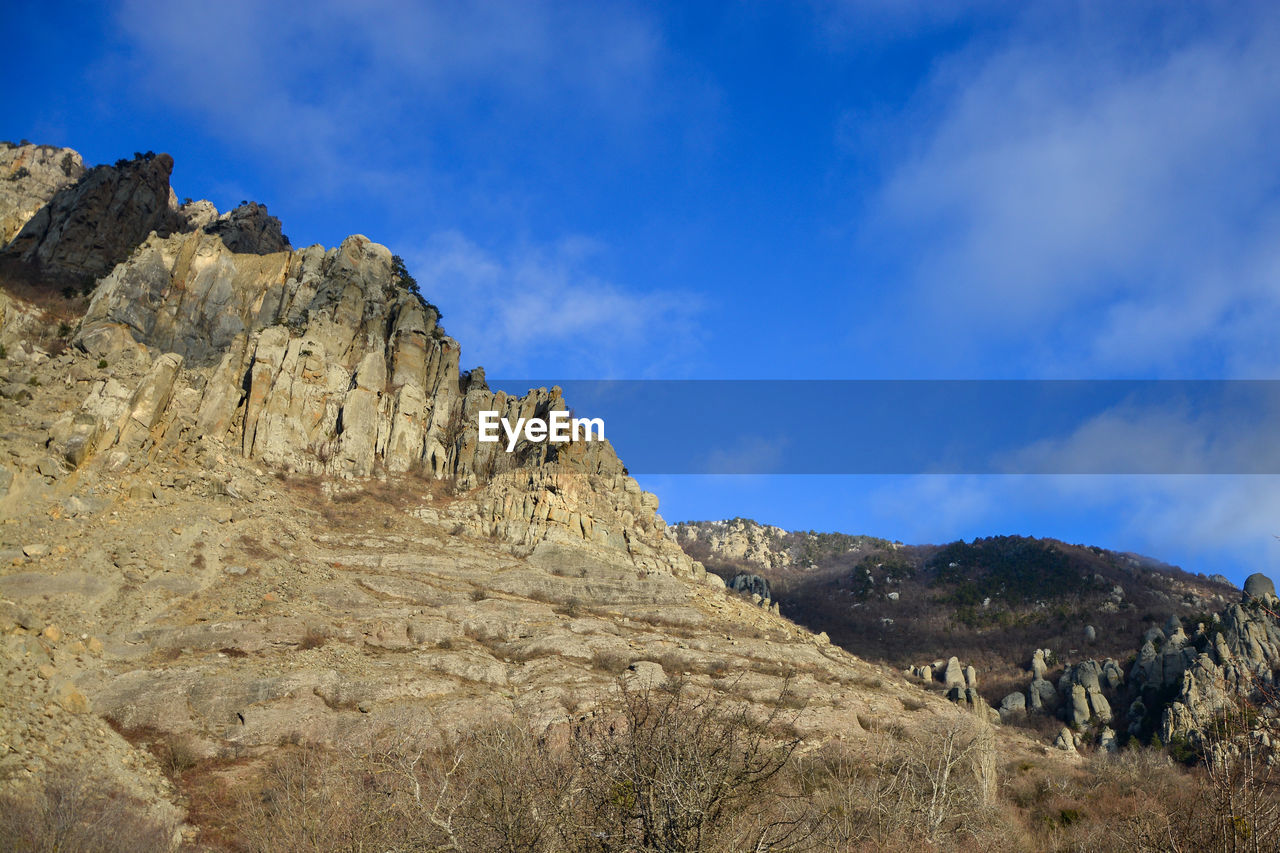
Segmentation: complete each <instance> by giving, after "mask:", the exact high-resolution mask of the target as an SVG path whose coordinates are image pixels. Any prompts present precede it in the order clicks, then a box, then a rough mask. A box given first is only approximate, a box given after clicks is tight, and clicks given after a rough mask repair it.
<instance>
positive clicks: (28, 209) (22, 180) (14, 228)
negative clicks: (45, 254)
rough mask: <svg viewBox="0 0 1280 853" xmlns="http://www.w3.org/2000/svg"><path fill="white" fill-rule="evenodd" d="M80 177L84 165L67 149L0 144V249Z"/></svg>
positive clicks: (77, 155) (51, 146)
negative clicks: (56, 194) (58, 193)
mask: <svg viewBox="0 0 1280 853" xmlns="http://www.w3.org/2000/svg"><path fill="white" fill-rule="evenodd" d="M83 174H84V161H83V160H81V159H80V155H79V154H77V153H76V152H74V151H72V150H71V149H70V148H58V147H56V146H53V145H14V144H13V143H10V142H6V143H0V246H4V245H6V244H8V242H9V241H10V240H12V239H13V238H14V237H16V236H17V234H18V232H19V231H21V230H22V226H24V225H26V224H27V221H28V220H29V219H31V217H33V216H35V215H36V212H37V211H39V210H40V208H42V207H44V206H45V205H46V204H48V203H49V200H50V199H52V198H53V196H54V194H55V193H57V192H58V191H59V190H61V189H63V188H65V187H68V186H70V185H71V184H74V183H75V182H76V181H77V180H79V179H80V176H81V175H83Z"/></svg>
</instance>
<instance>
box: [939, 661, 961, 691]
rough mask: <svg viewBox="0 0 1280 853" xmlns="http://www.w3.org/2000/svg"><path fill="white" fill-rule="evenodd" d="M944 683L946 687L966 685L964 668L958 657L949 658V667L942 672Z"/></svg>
mask: <svg viewBox="0 0 1280 853" xmlns="http://www.w3.org/2000/svg"><path fill="white" fill-rule="evenodd" d="M942 683H943V685H944V686H945V687H948V688H951V687H961V688H962V687H964V669H963V668H962V667H961V666H960V660H959V659H958V658H954V657H952V658H949V659H948V660H947V668H946V669H945V670H944V671H943V673H942Z"/></svg>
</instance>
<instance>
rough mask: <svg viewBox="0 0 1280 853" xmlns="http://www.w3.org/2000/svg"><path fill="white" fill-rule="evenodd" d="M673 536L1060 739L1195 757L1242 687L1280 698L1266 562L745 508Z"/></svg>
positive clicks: (939, 683)
mask: <svg viewBox="0 0 1280 853" xmlns="http://www.w3.org/2000/svg"><path fill="white" fill-rule="evenodd" d="M671 535H672V537H673V538H674V539H675V540H676V541H678V542H680V544H681V545H682V547H684V549H685V551H686V552H687V553H688V554H690V555H691V556H694V557H697V558H699V559H700V560H703V561H705V563H706V565H707V567H708V568H709V569H710V570H711V571H713V572H715V573H719V574H721V575H722V577H724V579H725V580H726V581H727V583H728V586H729V588H730V589H731V590H739V591H741V593H742V594H743V595H744V597H746V598H748V599H750V600H751V601H752V602H753V603H755V604H756V605H772V606H773V607H778V608H780V610H781V612H782V613H783V614H786V615H789V616H791V617H792V618H794V619H795V620H796V621H797V622H799V623H800V624H803V625H806V626H807V627H809V628H810V629H811V630H815V631H817V630H822V631H826V632H828V633H829V634H830V636H831V637H832V639H833V641H834V642H836V643H837V644H839V645H841V646H843V647H844V648H846V649H848V650H850V651H852V652H854V653H856V654H859V655H862V656H865V657H868V658H870V659H872V660H879V661H881V662H883V663H886V664H889V665H896V666H903V667H905V669H904V671H905V672H906V673H907V674H909V675H910V676H911V677H913V678H916V679H919V680H920V681H921V682H922V683H924V684H926V685H929V686H931V687H934V688H935V689H936V688H941V689H942V690H944V691H946V693H947V696H948V698H950V699H951V700H952V701H954V702H957V703H960V704H963V705H966V706H968V707H970V708H983V709H985V708H988V707H995V708H996V709H998V712H999V714H1000V716H1001V718H1002V719H1003V720H1004V721H1005V722H1022V721H1027V720H1030V721H1031V722H1033V723H1034V722H1035V720H1036V718H1044V719H1054V718H1057V719H1061V720H1062V722H1064V723H1066V724H1067V727H1066V728H1064V729H1063V730H1062V731H1061V732H1060V733H1059V734H1058V737H1057V738H1056V742H1057V744H1058V746H1059V747H1060V748H1063V749H1066V750H1074V749H1076V748H1077V747H1079V746H1081V745H1083V744H1084V743H1093V744H1098V745H1101V746H1105V747H1106V748H1108V749H1115V748H1117V747H1119V746H1121V745H1123V744H1124V743H1125V742H1126V741H1127V740H1128V739H1130V738H1135V739H1136V740H1137V741H1140V742H1141V743H1144V744H1147V743H1151V742H1153V740H1154V741H1156V742H1160V743H1165V744H1169V743H1175V744H1178V745H1179V747H1178V750H1179V755H1180V757H1184V758H1194V757H1196V756H1197V755H1199V754H1201V753H1203V751H1204V750H1205V749H1206V748H1207V747H1206V743H1207V742H1206V730H1207V729H1211V728H1212V727H1213V726H1214V725H1217V724H1218V723H1217V721H1218V720H1220V718H1221V715H1222V714H1223V713H1225V712H1227V711H1229V710H1231V709H1233V708H1235V707H1236V703H1238V701H1239V700H1240V699H1242V698H1244V699H1247V700H1250V701H1258V700H1262V701H1263V704H1264V705H1265V704H1268V703H1270V702H1272V701H1273V700H1274V698H1275V673H1276V672H1277V671H1280V619H1278V618H1277V614H1276V607H1277V601H1276V598H1275V589H1274V587H1273V586H1272V584H1271V581H1270V580H1269V579H1268V578H1266V577H1265V576H1263V575H1254V576H1252V577H1251V578H1250V579H1249V582H1248V584H1246V589H1245V591H1244V593H1243V596H1242V594H1241V591H1239V590H1236V589H1234V588H1231V587H1229V585H1228V584H1226V582H1225V579H1209V578H1203V577H1197V576H1192V575H1189V574H1187V573H1185V572H1182V571H1180V570H1178V569H1176V568H1174V567H1171V566H1167V565H1165V564H1163V563H1159V562H1158V561H1155V560H1151V559H1149V558H1143V557H1139V556H1137V555H1132V554H1118V553H1114V552H1109V551H1106V550H1104V549H1100V548H1086V547H1083V546H1072V545H1067V544H1065V543H1062V542H1056V541H1053V540H1035V539H1025V538H1020V537H995V538H991V539H984V540H975V541H974V542H972V543H963V542H957V543H953V544H951V545H947V546H904V545H902V544H901V543H894V542H889V541H887V540H883V539H876V538H874V537H866V536H845V535H842V534H817V533H813V532H809V533H789V532H787V531H783V530H780V529H779V528H776V527H767V526H764V525H759V524H757V523H756V522H753V521H750V520H747V519H733V520H730V521H720V522H695V523H681V524H678V525H675V526H674V527H672V528H671ZM961 661H969V662H970V663H969V665H968V666H967V667H966V666H962V664H961ZM975 662H976V663H977V666H976V667H975V666H974V663H975ZM980 673H981V678H979V674H980ZM1011 688H1012V689H1011ZM1036 725H1037V726H1038V725H1039V724H1038V723H1037V724H1036ZM1264 734H1265V731H1264V730H1263V729H1259V730H1257V731H1255V732H1254V735H1255V738H1258V739H1261V738H1262V737H1263V736H1264Z"/></svg>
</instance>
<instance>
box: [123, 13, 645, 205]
mask: <svg viewBox="0 0 1280 853" xmlns="http://www.w3.org/2000/svg"><path fill="white" fill-rule="evenodd" d="M116 19H117V22H118V25H119V28H120V32H121V35H122V36H123V39H124V42H125V44H126V45H127V46H128V48H129V59H128V60H127V61H126V62H125V63H124V66H123V67H120V68H117V69H116V71H117V73H120V74H121V75H122V77H123V78H126V79H122V83H121V85H128V86H129V87H130V88H131V89H132V88H133V87H137V92H136V94H137V96H139V97H141V98H143V99H147V100H151V99H154V100H158V101H159V102H161V103H163V104H165V105H167V106H168V107H170V108H173V109H175V110H177V111H178V112H180V113H184V114H186V115H188V116H190V117H193V118H195V119H196V120H197V121H200V122H202V123H204V124H205V125H207V127H208V129H209V130H210V131H211V132H213V133H214V134H216V135H219V136H221V137H223V138H224V139H230V140H233V141H234V142H236V143H237V144H238V145H243V144H246V143H247V144H249V145H250V146H253V147H255V148H257V149H258V150H259V153H260V154H263V153H265V154H267V155H269V156H274V157H276V158H278V161H279V162H281V163H284V164H291V165H292V166H293V167H294V168H295V169H297V170H299V171H303V172H305V173H306V175H308V176H309V177H310V178H311V179H312V180H313V182H315V183H318V184H325V183H327V184H329V185H331V186H332V185H335V184H355V183H360V182H365V181H386V179H387V173H388V172H391V173H394V174H396V175H398V176H400V178H401V179H403V176H404V174H405V172H406V171H407V170H414V169H416V170H419V171H421V170H423V169H429V168H431V167H432V165H433V164H431V163H429V162H428V163H425V164H424V163H423V162H422V160H423V159H424V157H425V158H427V159H429V155H430V154H431V153H432V152H431V147H432V142H433V141H434V139H433V137H434V136H435V134H436V133H438V132H444V131H447V130H448V129H449V128H451V127H453V126H455V125H458V124H460V123H461V122H462V120H463V116H466V117H467V118H468V119H469V120H473V121H475V122H476V124H477V125H478V126H479V127H482V128H487V129H488V131H487V132H489V133H492V134H499V135H500V134H509V133H511V132H513V128H512V124H513V122H515V123H516V124H517V125H518V123H519V121H521V120H525V121H531V120H534V119H545V120H548V121H560V120H564V119H566V118H567V117H577V118H581V117H587V118H589V120H591V121H593V122H596V123H597V125H600V124H608V123H610V122H613V123H622V124H625V123H626V122H627V121H629V120H630V119H631V118H632V117H633V116H635V115H636V114H637V113H642V112H643V111H644V110H645V109H646V107H647V99H648V98H649V96H650V95H651V94H652V93H653V91H654V89H653V86H652V83H653V79H652V78H653V76H654V74H655V70H656V68H657V66H658V64H659V60H660V56H661V51H662V46H661V40H660V38H659V35H658V32H657V29H656V27H655V26H654V25H653V24H652V23H651V22H650V20H649V19H648V18H647V17H646V16H644V15H642V14H640V13H639V12H637V11H635V10H633V9H628V8H627V7H624V6H621V5H617V4H612V3H599V4H597V3H592V4H582V5H576V4H573V5H571V4H565V3H557V2H550V0H547V1H546V2H541V1H540V0H529V2H495V3H449V4H423V3H414V2H404V0H361V2H354V0H310V2H305V3H303V2H297V0H287V2H272V3H259V2H254V1H253V0H222V2H218V3H214V4H209V3H199V2H195V0H122V2H121V3H120V5H119V8H118V13H117V15H116ZM599 129H600V128H599V126H597V130H599ZM389 149H393V150H389ZM393 157H394V158H395V159H397V160H398V161H399V162H395V163H388V162H386V161H387V160H388V159H391V158H393ZM415 160H416V162H415ZM321 178H322V179H323V180H320V179H321ZM401 185H403V180H401Z"/></svg>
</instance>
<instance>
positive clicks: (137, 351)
mask: <svg viewBox="0 0 1280 853" xmlns="http://www.w3.org/2000/svg"><path fill="white" fill-rule="evenodd" d="M12 151H17V152H23V151H25V149H23V148H17V149H12ZM25 156H26V159H28V160H31V159H33V158H34V157H35V155H34V154H30V155H25ZM14 159H15V162H16V161H17V159H19V158H17V157H15V158H14ZM77 162H78V161H77ZM172 168H173V161H172V159H171V158H169V157H168V156H167V155H164V154H160V155H154V156H152V155H143V156H141V157H139V158H137V159H135V160H131V161H122V162H121V163H118V164H117V165H115V166H98V167H95V168H94V169H92V170H90V171H89V172H87V173H85V174H84V175H82V176H81V178H80V179H79V180H78V181H77V182H75V183H73V184H71V185H69V186H63V185H58V184H55V183H50V182H49V181H47V180H44V179H43V178H42V179H41V180H40V182H39V183H36V178H35V177H33V176H26V177H24V178H21V179H19V180H18V181H16V182H15V183H17V184H19V185H20V186H21V188H23V189H24V190H25V191H26V196H25V197H28V198H39V197H40V196H41V193H43V194H44V195H45V196H47V198H46V203H45V204H44V206H43V207H41V208H39V209H38V210H37V211H36V212H35V213H34V214H32V215H31V218H30V219H29V221H27V222H26V223H25V225H23V226H22V228H21V230H20V231H19V233H18V234H17V236H16V237H15V238H14V239H13V240H12V241H11V242H10V243H9V245H8V246H7V247H5V249H4V254H5V255H7V256H9V257H10V258H16V259H18V260H19V261H21V262H23V263H26V264H29V265H31V266H32V267H34V268H35V269H37V270H39V271H41V272H48V271H54V272H56V273H58V274H60V275H72V276H85V275H90V276H95V277H96V276H100V280H99V281H98V283H97V285H96V287H95V288H94V290H93V295H92V300H91V302H90V303H89V306H88V309H87V311H86V312H85V314H84V317H83V319H82V321H81V322H80V323H79V325H78V328H77V329H76V332H75V335H74V340H73V345H75V346H76V347H78V348H79V349H81V350H83V351H84V352H86V353H88V354H89V355H90V356H93V357H95V358H98V359H101V360H102V361H104V362H106V363H109V364H111V363H119V362H120V361H121V360H122V359H134V360H137V361H138V362H139V363H142V364H150V367H149V369H148V370H147V372H146V374H145V376H144V378H143V379H142V380H141V381H140V382H138V383H136V384H134V385H129V384H126V383H123V382H122V381H120V379H119V378H118V377H110V376H108V377H104V378H102V379H101V380H100V381H97V382H94V383H93V384H92V385H91V387H90V389H89V392H88V394H87V395H86V396H85V398H84V400H83V401H82V403H81V404H80V406H79V407H78V409H76V410H74V411H70V412H67V413H66V414H65V415H64V416H63V417H62V418H61V419H60V420H59V421H58V422H57V423H55V424H53V425H52V428H51V431H50V441H49V446H50V448H51V449H52V450H54V451H55V452H56V453H57V454H58V455H59V456H60V457H61V458H62V459H63V460H65V461H66V462H67V463H68V464H70V465H73V466H81V465H86V464H91V463H93V464H104V465H109V466H110V467H112V468H117V469H118V468H120V467H122V466H124V465H126V464H128V461H129V460H134V462H135V463H136V462H137V459H138V458H139V457H138V455H139V454H142V455H143V456H144V457H145V456H148V455H149V456H151V457H154V456H155V455H156V453H158V452H161V451H163V452H166V453H174V452H188V451H190V452H204V451H207V450H208V449H210V448H213V449H216V450H222V449H231V450H233V451H234V452H237V453H240V454H242V455H243V456H245V457H246V458H249V459H254V460H260V461H261V462H263V463H266V464H269V465H272V466H275V467H278V468H280V469H283V470H286V471H291V472H297V473H305V474H323V475H328V476H337V477H346V478H350V477H368V476H371V475H374V474H378V473H388V474H401V473H405V472H408V471H411V470H414V471H421V472H423V473H424V474H425V475H427V476H428V477H430V478H432V479H438V480H443V479H447V480H449V481H450V482H451V483H453V484H455V485H456V487H457V488H459V489H464V490H465V489H471V488H476V487H479V486H486V487H487V488H488V492H487V494H488V495H489V497H488V498H487V499H486V500H485V501H482V502H481V505H482V506H484V507H486V509H484V510H482V511H479V512H477V513H476V514H474V516H473V517H471V518H469V519H468V520H467V521H468V523H470V524H472V525H474V526H475V527H477V529H480V528H483V529H484V530H485V532H494V531H498V530H501V531H502V532H503V534H504V535H506V536H509V537H514V538H515V539H516V540H518V541H530V542H532V541H536V540H540V539H542V538H547V537H551V538H555V537H557V536H568V537H571V538H577V539H581V540H584V541H588V542H592V543H595V544H597V545H599V546H601V547H608V548H615V549H619V550H621V551H623V552H625V553H628V554H631V555H632V556H633V557H634V558H635V559H636V560H637V563H638V564H639V565H641V566H642V567H644V568H646V569H657V568H659V567H662V568H664V569H665V570H667V571H672V572H676V573H681V574H691V575H696V576H702V574H703V573H702V570H701V567H700V565H698V564H696V563H694V562H693V561H691V560H689V559H688V558H686V557H685V556H684V555H683V554H682V553H681V552H680V551H679V550H678V549H677V548H673V547H671V546H670V544H669V543H668V542H667V541H666V540H665V539H664V538H663V537H662V535H661V533H662V528H663V525H662V522H661V519H660V518H658V517H657V516H656V514H655V510H656V508H657V501H656V499H655V498H654V497H653V496H652V495H648V494H645V493H643V492H642V491H641V490H640V489H639V488H638V487H637V486H636V484H635V482H634V481H633V480H631V479H630V478H628V477H626V476H625V474H624V473H623V466H622V464H621V463H620V462H619V461H618V459H617V457H616V455H615V454H614V453H613V451H612V448H610V447H609V446H608V444H607V443H602V442H579V443H573V444H570V445H560V446H557V445H551V444H543V445H526V446H523V447H520V448H518V449H517V452H516V453H514V454H508V453H507V452H506V451H505V449H503V448H502V447H500V446H499V445H496V444H481V443H480V442H479V441H478V440H477V434H476V428H475V423H476V413H477V412H479V411H480V410H482V409H496V410H498V411H500V412H502V413H503V416H505V417H510V418H515V417H529V416H534V415H539V416H541V415H545V414H546V413H547V412H548V411H550V410H552V409H559V408H566V407H567V406H566V404H565V401H564V400H563V399H562V398H561V396H560V391H559V389H556V388H553V389H550V390H547V389H535V390H532V391H530V392H529V393H527V394H525V395H523V396H520V397H514V396H510V395H508V394H506V393H505V392H502V391H497V392H494V391H491V390H490V389H489V388H488V387H487V385H486V384H485V381H484V373H483V371H482V370H475V371H469V372H461V371H460V370H459V354H460V348H459V346H458V343H457V342H456V341H455V340H454V339H453V338H451V337H449V336H448V335H447V334H446V333H445V331H444V329H443V328H442V327H441V326H440V313H439V311H438V310H437V309H436V308H435V307H434V306H432V305H431V304H429V303H428V302H426V301H425V300H423V299H422V298H420V297H419V296H417V295H416V294H414V293H412V292H410V290H409V289H408V288H407V286H406V285H407V283H406V282H405V281H403V280H402V275H401V274H400V273H398V272H397V270H396V268H395V265H394V264H393V256H392V254H391V252H390V251H389V250H388V249H387V248H386V247H384V246H381V245H379V244H377V243H374V242H372V241H371V240H369V239H368V238H366V237H363V236H353V237H349V238H348V239H347V240H345V241H343V243H342V245H340V246H338V247H337V248H335V249H328V250H326V249H324V248H322V247H320V246H311V247H308V248H305V249H300V250H297V251H294V250H292V249H291V248H290V246H289V241H288V239H287V238H285V237H284V235H283V231H282V229H281V227H280V223H279V220H277V219H275V218H274V217H270V216H269V215H268V214H267V212H266V208H265V207H262V206H261V205H257V204H245V205H242V206H241V207H239V208H237V209H236V210H234V211H231V212H230V213H228V214H223V215H221V216H219V215H218V214H217V211H216V210H215V209H214V208H213V206H212V205H211V204H209V203H208V202H203V201H202V202H189V203H187V204H186V205H183V206H181V207H179V206H178V205H177V203H176V200H175V199H174V194H173V191H172V190H171V189H170V187H169V184H168V179H169V175H170V173H171V171H172ZM28 206H29V205H28ZM15 215H17V214H15ZM547 465H553V466H554V467H555V471H554V472H553V473H547V472H546V471H545V470H544V466H547ZM513 469H522V471H521V472H520V473H517V472H515V471H514V470H513ZM582 478H585V479H582ZM575 479H582V485H581V486H580V487H575V486H571V485H569V482H570V481H571V480H575ZM587 504H591V509H590V510H587V509H586V505H587ZM713 580H714V579H713Z"/></svg>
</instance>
